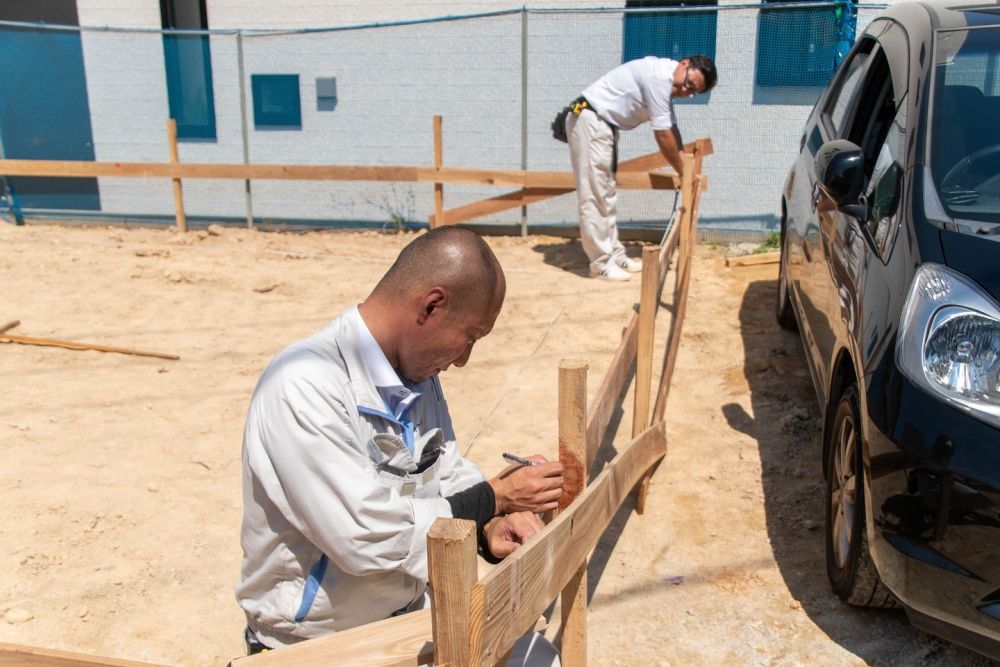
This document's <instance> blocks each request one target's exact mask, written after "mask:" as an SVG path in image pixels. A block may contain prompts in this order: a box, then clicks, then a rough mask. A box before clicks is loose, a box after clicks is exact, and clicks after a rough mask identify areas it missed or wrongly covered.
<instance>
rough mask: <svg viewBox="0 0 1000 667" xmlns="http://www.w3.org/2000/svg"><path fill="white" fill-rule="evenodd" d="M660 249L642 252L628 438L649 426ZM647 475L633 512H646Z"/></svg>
mask: <svg viewBox="0 0 1000 667" xmlns="http://www.w3.org/2000/svg"><path fill="white" fill-rule="evenodd" d="M659 261H660V249H659V247H657V246H647V247H645V248H643V249H642V286H641V288H640V293H639V332H638V343H637V345H636V359H635V405H634V407H633V409H632V437H633V438H636V437H638V436H639V434H640V433H642V432H643V431H645V430H646V428H647V427H648V426H649V396H650V391H651V387H652V383H653V333H654V329H655V326H656V311H657V310H658V309H659V305H660V303H659V301H660V294H659V286H660V265H659ZM649 478H650V475H648V474H647V475H644V476H643V478H642V481H640V482H639V484H638V486H637V487H636V502H635V506H636V511H637V512H638V513H639V514H642V513H643V512H645V511H646V492H647V491H648V489H649Z"/></svg>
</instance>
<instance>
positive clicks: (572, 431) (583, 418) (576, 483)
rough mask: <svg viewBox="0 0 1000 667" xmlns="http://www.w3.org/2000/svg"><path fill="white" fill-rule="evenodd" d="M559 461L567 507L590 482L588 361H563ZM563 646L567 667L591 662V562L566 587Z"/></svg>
mask: <svg viewBox="0 0 1000 667" xmlns="http://www.w3.org/2000/svg"><path fill="white" fill-rule="evenodd" d="M559 460H560V461H561V462H562V464H563V497H562V498H561V499H560V500H559V509H565V508H566V507H567V506H568V505H569V504H570V503H571V502H573V499H574V498H576V497H577V496H578V495H580V493H581V492H582V491H583V488H584V487H585V486H586V485H587V473H588V470H587V364H585V363H583V362H582V361H568V360H563V361H561V362H560V363H559ZM561 610H562V647H561V651H560V655H561V660H562V664H563V665H564V666H565V667H583V666H584V665H586V664H587V563H586V562H584V563H583V565H581V566H580V569H579V570H577V572H576V574H574V575H573V577H572V578H571V579H570V580H569V582H568V583H567V584H566V587H565V588H564V589H563V590H562V596H561Z"/></svg>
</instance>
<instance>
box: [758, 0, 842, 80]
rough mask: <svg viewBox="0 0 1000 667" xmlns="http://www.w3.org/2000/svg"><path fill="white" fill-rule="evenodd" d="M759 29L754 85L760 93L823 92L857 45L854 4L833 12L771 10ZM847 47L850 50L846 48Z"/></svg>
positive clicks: (766, 1) (764, 10)
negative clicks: (767, 89) (778, 90)
mask: <svg viewBox="0 0 1000 667" xmlns="http://www.w3.org/2000/svg"><path fill="white" fill-rule="evenodd" d="M776 1H778V0H764V2H763V4H762V5H761V8H760V14H759V20H758V25H757V62H756V74H755V75H754V83H755V84H756V85H757V86H759V87H779V86H792V87H800V88H822V87H823V86H825V85H826V84H827V83H828V82H829V81H830V78H831V77H832V76H833V72H834V70H835V69H836V68H837V64H838V63H839V62H840V60H841V59H842V58H843V57H844V56H845V55H846V54H847V51H848V50H849V49H850V46H851V44H852V43H853V42H854V29H855V23H856V20H857V18H856V12H855V11H854V5H853V4H852V3H850V2H848V3H844V4H838V5H831V6H829V7H801V8H798V7H788V6H787V5H788V4H789V2H808V0H780V2H781V4H783V5H785V6H781V7H768V6H767V5H768V4H772V3H773V2H776ZM845 42H846V48H844V43H845Z"/></svg>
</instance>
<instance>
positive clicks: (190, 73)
mask: <svg viewBox="0 0 1000 667" xmlns="http://www.w3.org/2000/svg"><path fill="white" fill-rule="evenodd" d="M160 18H161V20H162V23H163V28H164V30H208V13H207V12H206V10H205V0H160ZM163 60H164V65H165V68H166V71H167V104H168V106H169V109H170V117H171V118H173V119H174V120H175V121H176V122H177V138H178V139H182V140H183V139H187V140H196V141H197V140H201V141H205V140H215V138H216V134H215V94H214V92H213V91H212V51H211V48H210V44H209V38H208V35H174V34H165V35H164V36H163Z"/></svg>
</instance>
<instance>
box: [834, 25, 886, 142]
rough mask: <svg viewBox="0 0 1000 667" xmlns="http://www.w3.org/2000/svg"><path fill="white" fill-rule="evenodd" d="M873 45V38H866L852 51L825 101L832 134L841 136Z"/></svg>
mask: <svg viewBox="0 0 1000 667" xmlns="http://www.w3.org/2000/svg"><path fill="white" fill-rule="evenodd" d="M874 45H875V41H874V40H872V39H867V40H866V41H865V42H863V43H862V44H861V45H860V46H859V48H858V50H857V51H855V52H854V56H853V57H852V58H851V61H850V62H849V63H847V65H846V67H844V68H843V70H842V72H841V75H840V82H839V83H838V84H837V86H838V88H837V92H836V93H835V94H834V95H833V96H832V97H831V98H830V100H829V101H828V102H827V105H826V110H825V116H826V118H827V121H828V123H829V124H830V130H831V131H832V134H833V136H837V137H839V136H842V130H843V129H844V125H845V121H846V120H847V118H848V111H849V110H850V109H851V108H852V102H853V101H854V99H855V97H856V94H857V92H858V90H859V89H860V85H861V82H862V81H863V80H864V74H865V70H866V65H867V64H868V59H869V57H870V55H871V51H872V48H873V47H874Z"/></svg>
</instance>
